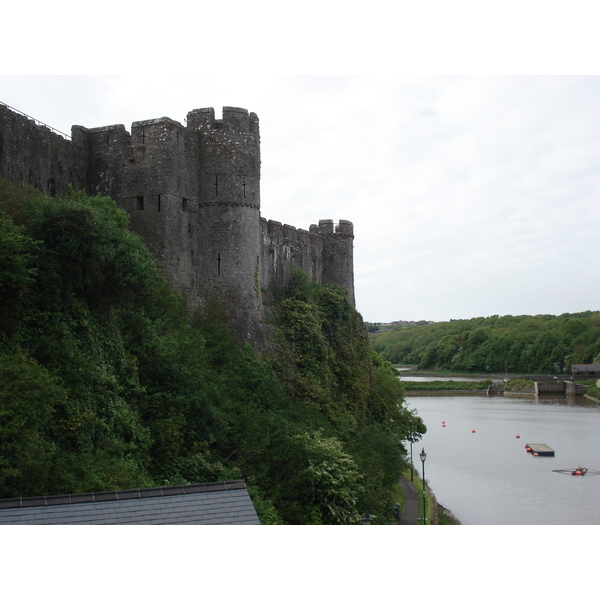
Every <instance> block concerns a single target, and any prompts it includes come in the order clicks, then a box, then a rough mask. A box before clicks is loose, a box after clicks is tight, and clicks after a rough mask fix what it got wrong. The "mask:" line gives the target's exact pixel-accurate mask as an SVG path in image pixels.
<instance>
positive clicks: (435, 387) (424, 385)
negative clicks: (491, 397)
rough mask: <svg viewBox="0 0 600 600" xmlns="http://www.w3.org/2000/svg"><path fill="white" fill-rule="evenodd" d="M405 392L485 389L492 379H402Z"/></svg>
mask: <svg viewBox="0 0 600 600" xmlns="http://www.w3.org/2000/svg"><path fill="white" fill-rule="evenodd" d="M402 383H403V384H404V389H406V391H407V392H416V391H432V392H433V391H451V390H452V391H453V390H457V391H460V390H487V388H488V387H489V386H490V385H491V383H492V380H491V379H486V380H485V381H403V382H402Z"/></svg>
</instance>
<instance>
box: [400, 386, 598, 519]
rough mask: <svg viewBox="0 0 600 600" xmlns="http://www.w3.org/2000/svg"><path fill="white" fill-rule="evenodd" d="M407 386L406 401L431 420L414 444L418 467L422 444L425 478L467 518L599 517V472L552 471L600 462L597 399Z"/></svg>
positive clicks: (441, 498)
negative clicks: (531, 449) (541, 452)
mask: <svg viewBox="0 0 600 600" xmlns="http://www.w3.org/2000/svg"><path fill="white" fill-rule="evenodd" d="M408 394H410V392H409V393H408ZM408 394H407V398H406V403H407V405H408V406H409V408H414V409H416V411H417V413H418V415H419V416H420V417H422V418H423V420H424V421H425V424H426V425H427V428H428V432H427V433H426V434H425V435H424V436H423V438H422V440H421V441H420V442H417V443H415V444H413V449H412V451H413V464H414V465H415V469H418V473H419V475H420V476H421V475H422V464H421V460H420V459H419V454H420V452H421V449H422V448H424V449H425V452H426V454H427V458H426V461H425V478H426V479H427V481H428V482H429V485H430V487H431V489H432V490H433V492H434V494H435V495H436V498H437V500H438V502H440V503H441V504H442V505H444V506H445V507H447V508H448V509H450V510H451V511H452V512H453V513H454V514H455V515H456V517H457V518H458V519H459V520H460V521H461V523H462V524H464V525H501V524H505V525H583V524H600V475H591V474H588V475H586V476H584V477H580V476H572V475H570V474H562V473H556V472H553V470H554V469H569V470H571V469H574V468H575V467H577V466H583V467H588V468H589V469H598V470H600V443H599V441H600V406H599V405H598V404H596V403H593V402H589V401H587V400H585V399H583V398H579V397H578V398H577V400H576V401H572V400H568V399H566V398H564V397H563V398H548V399H545V398H544V397H543V396H542V397H541V399H538V400H536V399H530V398H528V399H521V398H509V397H504V396H490V397H487V396H454V395H453V396H447V397H446V396H439V395H438V396H413V397H411V396H409V395H408ZM442 421H445V427H444V426H443V424H442ZM473 430H474V431H475V433H473ZM517 436H520V437H517ZM526 443H543V444H547V445H549V446H550V447H552V448H553V449H554V450H555V452H556V455H555V456H554V457H543V456H538V457H535V456H532V455H531V454H530V453H528V452H527V451H526V450H525V444H526ZM409 453H410V448H409Z"/></svg>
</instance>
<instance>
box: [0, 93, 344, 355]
mask: <svg viewBox="0 0 600 600" xmlns="http://www.w3.org/2000/svg"><path fill="white" fill-rule="evenodd" d="M260 165H261V161H260V134H259V123H258V117H257V116H256V114H254V113H248V111H247V110H246V109H243V108H234V107H224V108H223V118H222V119H217V118H215V112H214V110H213V109H212V108H201V109H196V110H192V111H191V112H189V113H188V115H187V118H186V123H185V125H182V124H181V123H179V122H177V121H174V120H172V119H169V118H167V117H162V118H158V119H151V120H147V121H137V122H135V123H133V124H132V126H131V133H129V132H128V131H127V130H126V129H125V127H124V125H108V126H106V127H96V128H92V129H88V128H86V127H83V126H81V125H74V126H73V127H72V129H71V135H70V136H66V135H65V134H61V133H60V132H57V131H55V130H53V129H52V128H50V127H48V126H46V125H44V124H41V123H39V122H37V121H35V120H34V119H32V118H31V117H29V116H27V115H24V114H23V113H20V112H19V111H18V110H16V109H13V108H12V107H9V106H7V105H5V104H2V103H0V175H1V176H3V177H5V178H6V179H9V180H12V181H15V182H22V183H24V184H27V185H31V186H33V187H35V188H36V189H38V190H39V191H41V192H45V193H47V194H49V195H51V196H56V195H60V194H62V193H63V192H64V191H65V190H66V189H67V186H69V185H71V186H73V188H74V189H76V190H83V191H85V192H86V193H87V194H89V195H95V194H101V195H104V196H109V197H111V198H112V199H113V200H114V201H115V202H116V203H117V205H118V206H119V207H120V208H122V209H124V210H125V211H127V212H128V213H129V215H130V217H131V227H132V229H133V230H134V231H136V232H137V233H138V234H140V235H141V236H142V238H143V239H144V240H145V242H146V244H147V245H148V247H149V248H150V250H151V251H152V253H153V254H154V256H155V257H156V258H157V260H158V262H159V264H160V267H161V269H162V273H163V275H164V276H165V277H166V278H167V279H168V280H169V281H170V283H171V284H172V286H173V287H174V288H175V289H176V290H177V291H178V292H180V293H182V294H185V295H187V297H188V298H189V299H190V301H191V303H192V305H202V304H203V303H205V302H207V301H209V300H210V299H211V298H213V297H218V298H219V299H220V300H221V302H222V303H223V305H224V307H225V309H226V311H227V313H228V315H229V317H230V321H231V323H232V324H233V325H234V327H235V329H236V331H237V333H238V336H239V338H240V341H248V342H250V343H251V344H252V346H253V347H254V348H255V349H256V350H259V351H260V350H262V349H263V348H264V347H265V345H266V343H267V338H268V333H267V331H266V327H267V326H266V325H265V297H264V295H265V293H266V290H273V289H276V288H280V287H282V286H285V285H286V283H287V281H288V278H289V276H290V274H291V272H292V270H293V269H294V268H298V267H299V268H302V269H303V270H305V271H306V272H307V273H308V275H309V276H310V277H311V278H313V279H314V280H315V281H316V282H317V283H321V284H324V283H336V284H338V285H340V286H342V287H344V288H345V289H346V290H347V291H348V301H349V302H350V304H351V305H352V306H354V264H353V260H354V259H353V240H354V231H353V224H352V223H351V222H349V221H343V220H340V221H339V222H337V223H334V222H333V220H320V221H319V222H318V225H311V226H310V227H309V229H308V230H306V229H297V228H296V227H292V226H291V225H285V224H282V223H280V222H278V221H267V220H266V219H264V218H262V217H261V214H260Z"/></svg>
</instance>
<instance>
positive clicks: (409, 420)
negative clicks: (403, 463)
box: [408, 415, 413, 481]
mask: <svg viewBox="0 0 600 600" xmlns="http://www.w3.org/2000/svg"><path fill="white" fill-rule="evenodd" d="M412 420H413V416H412V415H408V427H409V429H410V436H409V439H410V480H411V481H413V461H412Z"/></svg>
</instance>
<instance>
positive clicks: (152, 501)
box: [0, 480, 260, 525]
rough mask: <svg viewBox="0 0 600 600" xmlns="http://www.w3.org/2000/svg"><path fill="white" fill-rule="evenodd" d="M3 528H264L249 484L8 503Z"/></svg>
mask: <svg viewBox="0 0 600 600" xmlns="http://www.w3.org/2000/svg"><path fill="white" fill-rule="evenodd" d="M0 525H260V521H259V519H258V516H257V514H256V510H255V509H254V506H253V504H252V500H251V499H250V496H249V494H248V490H247V489H246V483H245V482H244V481H243V480H237V481H220V482H217V483H198V484H193V485H176V486H171V487H159V488H145V489H137V490H122V491H115V492H98V493H90V494H68V495H64V496H39V497H35V498H7V499H3V500H0Z"/></svg>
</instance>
